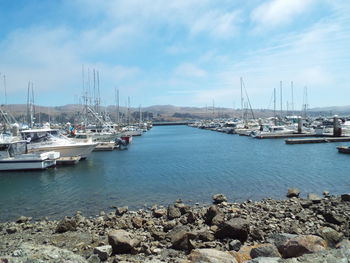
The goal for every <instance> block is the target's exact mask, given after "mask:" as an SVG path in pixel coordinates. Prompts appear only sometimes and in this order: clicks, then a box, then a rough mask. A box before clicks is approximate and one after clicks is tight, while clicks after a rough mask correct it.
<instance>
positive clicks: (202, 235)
mask: <svg viewBox="0 0 350 263" xmlns="http://www.w3.org/2000/svg"><path fill="white" fill-rule="evenodd" d="M197 238H198V239H199V240H202V241H214V240H215V236H214V234H213V233H211V232H210V231H208V230H204V231H201V232H199V233H198V234H197Z"/></svg>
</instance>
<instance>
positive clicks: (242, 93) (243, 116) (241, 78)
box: [240, 77, 244, 120]
mask: <svg viewBox="0 0 350 263" xmlns="http://www.w3.org/2000/svg"><path fill="white" fill-rule="evenodd" d="M240 81H241V113H242V120H243V119H244V112H243V80H242V77H241V78H240Z"/></svg>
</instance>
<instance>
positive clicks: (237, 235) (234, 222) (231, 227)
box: [215, 218, 249, 243]
mask: <svg viewBox="0 0 350 263" xmlns="http://www.w3.org/2000/svg"><path fill="white" fill-rule="evenodd" d="M248 234H249V222H248V221H247V220H246V219H243V218H233V219H231V220H229V221H227V222H224V223H222V224H221V225H220V226H219V229H218V230H217V231H216V233H215V236H216V237H217V238H220V239H222V238H232V239H238V240H239V241H241V242H242V243H243V242H245V241H246V240H247V239H248Z"/></svg>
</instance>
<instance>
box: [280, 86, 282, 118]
mask: <svg viewBox="0 0 350 263" xmlns="http://www.w3.org/2000/svg"><path fill="white" fill-rule="evenodd" d="M280 93H281V94H280V96H281V118H282V112H283V100H282V80H281V81H280Z"/></svg>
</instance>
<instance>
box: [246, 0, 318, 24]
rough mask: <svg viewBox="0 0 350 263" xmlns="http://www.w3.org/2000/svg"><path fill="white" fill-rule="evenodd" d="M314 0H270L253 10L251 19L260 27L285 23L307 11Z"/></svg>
mask: <svg viewBox="0 0 350 263" xmlns="http://www.w3.org/2000/svg"><path fill="white" fill-rule="evenodd" d="M314 2H315V0H270V1H268V2H265V3H263V4H261V5H260V6H258V7H257V8H255V9H254V10H253V11H252V13H251V20H252V21H253V22H254V23H255V24H256V25H257V28H258V29H261V28H273V27H276V26H281V25H285V24H288V23H290V22H292V21H293V20H294V19H295V18H296V16H298V15H300V14H302V13H304V12H305V11H307V10H308V8H309V7H310V6H311V5H312V4H313V3H314Z"/></svg>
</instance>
